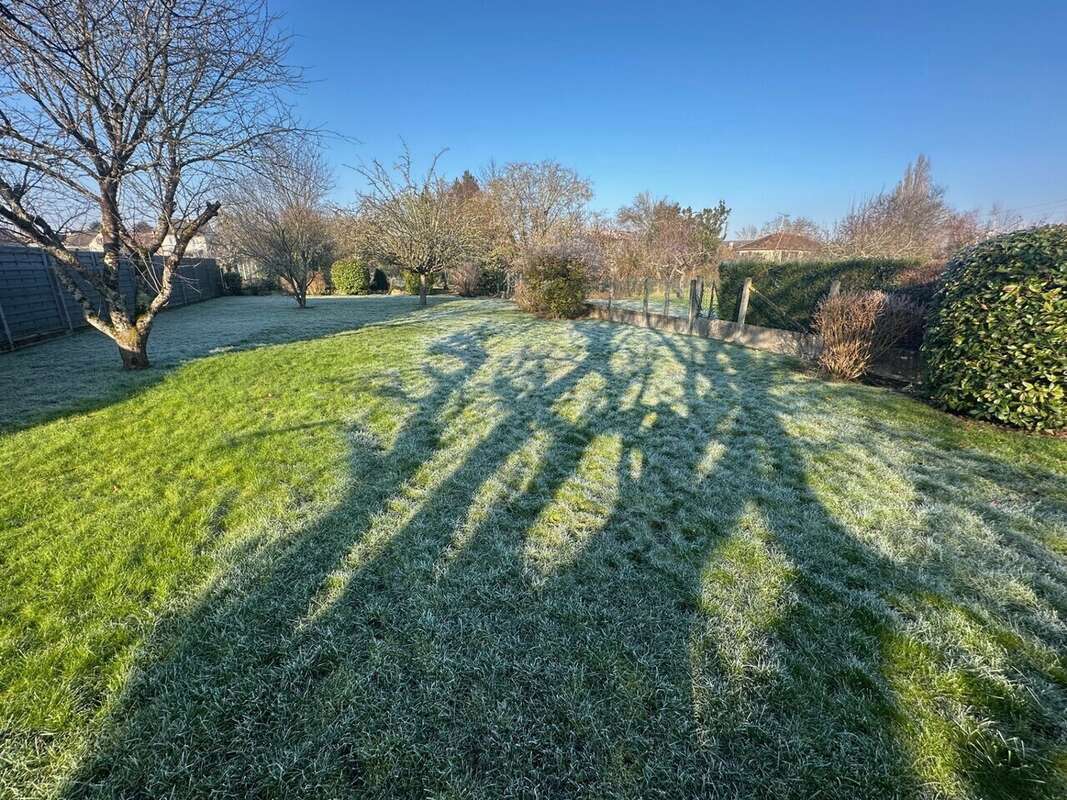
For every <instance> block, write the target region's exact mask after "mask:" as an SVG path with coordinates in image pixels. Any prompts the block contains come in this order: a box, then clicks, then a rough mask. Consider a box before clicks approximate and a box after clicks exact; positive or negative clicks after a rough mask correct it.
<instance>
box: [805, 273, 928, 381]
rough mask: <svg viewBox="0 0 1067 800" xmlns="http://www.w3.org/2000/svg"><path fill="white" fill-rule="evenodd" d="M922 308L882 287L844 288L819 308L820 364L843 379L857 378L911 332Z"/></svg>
mask: <svg viewBox="0 0 1067 800" xmlns="http://www.w3.org/2000/svg"><path fill="white" fill-rule="evenodd" d="M922 316H923V315H922V309H921V308H920V307H919V306H916V304H915V303H913V302H912V301H911V300H909V299H908V298H906V297H903V296H900V295H893V294H886V293H885V292H882V291H878V290H869V291H848V292H841V293H840V294H838V295H836V296H834V297H827V298H825V299H823V300H822V302H820V303H819V306H818V308H817V309H816V311H815V319H814V324H815V330H816V332H817V333H818V334H819V336H820V337H822V350H821V351H820V353H819V366H821V367H822V368H823V370H824V371H825V372H827V373H828V374H830V375H832V376H833V377H835V378H840V379H841V380H849V381H851V380H855V379H856V378H858V377H860V376H861V375H863V374H864V373H866V372H867V370H868V369H870V367H871V365H872V364H873V363H874V362H876V361H877V360H878V359H880V358H881V357H882V356H883V355H885V354H886V352H888V351H889V350H890V348H892V347H895V346H896V345H897V344H898V343H900V341H901V340H902V339H905V338H906V337H907V336H909V335H910V334H911V332H912V331H913V329H914V327H915V325H916V324H918V322H919V321H920V320H921V319H922Z"/></svg>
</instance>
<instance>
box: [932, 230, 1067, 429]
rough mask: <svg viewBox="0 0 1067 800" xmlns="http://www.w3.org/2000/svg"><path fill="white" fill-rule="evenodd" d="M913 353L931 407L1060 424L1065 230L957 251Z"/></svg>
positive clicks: (1013, 421) (1066, 417) (1032, 425)
mask: <svg viewBox="0 0 1067 800" xmlns="http://www.w3.org/2000/svg"><path fill="white" fill-rule="evenodd" d="M922 349H923V360H924V370H925V382H926V386H927V391H928V393H929V397H930V399H931V401H932V402H933V403H935V404H936V405H938V406H940V407H942V408H945V409H948V410H949V411H954V412H957V413H960V414H968V415H970V416H972V417H976V418H978V419H985V420H991V421H994V422H1001V423H1005V424H1008V425H1014V426H1017V427H1020V428H1028V429H1031V430H1058V429H1061V428H1067V396H1065V392H1067V225H1047V226H1044V227H1041V228H1034V229H1031V230H1026V231H1018V232H1016V233H1009V234H1007V235H1005V236H998V237H996V238H994V239H990V240H988V241H986V242H982V243H981V244H979V245H976V246H974V247H971V248H968V249H967V250H964V251H962V252H961V253H959V254H957V255H956V256H955V257H954V258H953V259H952V261H950V262H949V263H948V265H947V266H946V267H945V272H944V276H943V278H942V284H941V288H940V289H939V290H938V293H937V297H936V303H935V308H934V312H933V315H932V317H931V319H930V324H929V327H928V328H927V332H926V337H925V339H924V341H923V348H922Z"/></svg>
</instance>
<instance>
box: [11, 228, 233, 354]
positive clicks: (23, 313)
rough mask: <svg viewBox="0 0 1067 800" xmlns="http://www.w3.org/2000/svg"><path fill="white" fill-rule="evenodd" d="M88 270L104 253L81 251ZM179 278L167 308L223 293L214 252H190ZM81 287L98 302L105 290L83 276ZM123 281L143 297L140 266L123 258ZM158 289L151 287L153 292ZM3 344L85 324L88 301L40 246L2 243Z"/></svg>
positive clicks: (132, 296) (130, 295) (130, 296)
mask: <svg viewBox="0 0 1067 800" xmlns="http://www.w3.org/2000/svg"><path fill="white" fill-rule="evenodd" d="M76 255H77V258H78V261H79V263H80V264H81V265H82V266H83V267H84V268H85V269H86V270H100V269H102V268H103V265H102V263H101V260H100V254H99V253H95V252H90V251H84V250H82V251H78V252H77V254H76ZM153 269H154V271H155V273H156V275H157V276H158V275H160V274H162V270H163V260H162V259H161V258H157V259H155V263H154V264H153ZM178 273H179V274H178V277H177V278H176V281H177V284H176V285H175V290H174V292H173V293H172V294H171V297H170V300H169V301H168V303H167V308H174V307H177V306H182V305H187V304H189V303H197V302H200V301H202V300H210V299H211V298H214V297H219V296H220V295H221V294H222V275H221V273H220V272H219V268H218V264H217V263H216V262H215V260H214V259H212V258H190V259H186V260H185V261H183V262H182V265H181V267H180V268H179V270H178ZM76 280H77V282H78V284H79V287H80V288H81V289H82V291H84V292H85V294H86V296H87V297H88V298H89V299H90V301H91V302H93V303H94V304H95V305H97V307H98V308H99V307H100V302H101V299H100V295H99V294H98V293H97V291H96V290H95V289H93V288H92V286H91V285H90V284H89V283H88V282H87V281H85V280H84V279H82V278H78V277H76ZM119 286H120V289H121V290H122V293H123V295H124V297H125V298H126V301H127V302H128V303H130V304H133V303H134V302H135V301H136V297H137V279H136V276H135V272H134V266H133V264H131V263H130V262H129V261H127V260H125V259H124V260H123V261H122V262H121V264H120V266H119ZM153 295H154V293H152V292H149V297H151V296H153ZM0 320H2V322H3V325H2V326H0V349H11V348H13V347H18V346H20V345H22V344H28V343H30V342H33V341H36V340H38V339H41V338H45V337H48V336H54V335H56V334H60V333H64V332H69V331H72V330H75V329H77V328H81V327H84V326H85V325H86V324H87V323H86V322H85V315H84V314H83V313H82V307H81V305H79V304H78V302H77V301H76V300H75V299H74V298H73V297H72V296H71V295H70V293H69V292H67V291H66V289H64V288H63V286H62V285H61V284H60V283H59V280H58V279H57V278H56V276H55V271H54V267H53V265H52V259H51V257H50V256H49V255H48V254H47V253H45V252H44V251H43V250H41V249H40V248H37V247H26V246H22V245H6V244H5V245H0Z"/></svg>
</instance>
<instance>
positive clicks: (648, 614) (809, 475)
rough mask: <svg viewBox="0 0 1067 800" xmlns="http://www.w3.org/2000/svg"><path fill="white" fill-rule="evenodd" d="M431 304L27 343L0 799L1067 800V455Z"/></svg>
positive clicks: (493, 305)
mask: <svg viewBox="0 0 1067 800" xmlns="http://www.w3.org/2000/svg"><path fill="white" fill-rule="evenodd" d="M434 301H435V302H434V304H433V305H432V306H431V307H430V308H429V309H427V310H424V311H415V310H414V308H413V301H412V300H411V299H410V298H358V299H350V300H349V299H334V300H316V301H315V302H314V307H313V308H310V309H308V310H306V311H297V310H296V309H295V308H294V307H293V304H292V302H291V301H288V300H285V299H283V298H228V299H223V300H217V301H212V302H209V303H204V304H202V305H199V306H196V307H192V308H188V309H182V310H178V311H174V312H170V313H168V314H166V315H164V316H163V317H162V318H161V320H160V324H159V329H158V330H157V331H156V333H155V334H154V335H153V341H152V348H153V355H154V356H155V358H156V360H157V362H158V364H159V365H160V366H158V367H157V368H154V369H153V370H150V371H149V372H147V373H144V374H140V375H133V376H130V375H123V374H122V373H121V372H120V371H119V370H118V369H117V367H116V363H117V361H118V358H117V356H116V355H115V353H114V352H113V350H112V349H111V348H110V347H109V346H108V345H107V343H106V342H105V341H104V340H103V339H102V337H99V336H97V335H95V334H93V333H84V334H79V335H76V336H73V337H70V338H67V339H63V340H58V341H55V342H51V343H48V344H45V345H42V346H40V347H36V348H30V349H28V350H25V351H23V352H19V353H16V354H13V355H6V356H0V386H2V387H3V394H2V395H0V424H2V425H3V432H0V796H4V797H27V796H28V797H37V796H42V797H47V796H58V797H70V798H73V797H83V796H103V797H175V798H188V797H233V798H245V797H383V798H384V797H434V798H471V797H486V798H497V797H520V796H521V797H544V798H558V797H589V798H607V797H638V796H640V797H657V796H659V797H665V798H682V797H715V796H722V797H736V796H741V797H775V798H780V797H814V796H818V797H825V798H860V797H863V798H866V797H877V798H892V797H930V798H940V797H951V798H979V797H981V798H992V797H1003V798H1009V797H1011V798H1022V797H1034V798H1038V797H1045V798H1062V797H1063V796H1065V792H1067V655H1065V654H1067V624H1065V621H1067V440H1062V439H1061V440H1056V439H1052V438H1048V437H1037V436H1028V435H1022V434H1013V433H1008V432H1003V431H998V430H995V429H993V428H990V427H986V426H980V425H975V424H969V423H966V422H964V421H960V420H957V419H955V418H952V417H949V416H946V415H943V414H940V413H938V412H935V411H933V410H931V409H928V408H926V407H924V406H923V405H921V404H919V403H917V402H915V401H912V400H910V399H908V398H906V397H903V396H901V395H898V394H893V393H891V392H889V391H886V390H883V389H877V388H872V387H865V386H857V385H844V384H831V383H826V382H824V381H821V380H818V379H816V378H813V377H811V376H809V375H807V374H805V373H804V372H803V371H801V370H799V369H798V368H797V365H796V364H795V363H793V362H790V361H788V360H786V359H782V358H780V357H776V356H770V355H767V354H762V353H756V352H753V351H748V350H744V349H741V348H736V347H732V346H730V345H725V344H721V343H718V342H714V341H709V340H702V339H696V338H687V337H680V336H670V335H666V334H662V333H658V332H655V331H649V330H643V329H637V328H629V327H624V326H619V325H613V324H611V323H602V322H591V321H578V322H543V321H538V320H535V319H532V318H530V317H528V316H525V315H523V314H520V313H518V312H516V311H514V310H513V309H512V307H511V306H509V305H507V304H504V303H500V302H494V301H458V300H447V299H437V298H434Z"/></svg>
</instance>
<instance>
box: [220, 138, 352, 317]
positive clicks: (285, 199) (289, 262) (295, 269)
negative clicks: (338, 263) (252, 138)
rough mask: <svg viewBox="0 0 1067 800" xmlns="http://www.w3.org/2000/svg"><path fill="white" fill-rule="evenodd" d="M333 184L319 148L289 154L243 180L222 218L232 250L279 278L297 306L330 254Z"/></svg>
mask: <svg viewBox="0 0 1067 800" xmlns="http://www.w3.org/2000/svg"><path fill="white" fill-rule="evenodd" d="M331 186H332V181H331V178H330V171H329V169H328V168H327V167H326V165H325V163H324V162H323V160H322V157H321V156H320V155H319V154H318V153H317V152H315V151H314V150H310V149H304V150H297V151H294V152H290V153H287V154H284V155H282V156H281V157H279V158H277V159H276V160H275V161H274V163H273V164H271V165H270V166H269V168H266V169H263V170H262V171H261V173H260V174H258V175H256V176H254V177H253V178H252V179H251V180H249V181H248V182H246V183H244V184H243V185H242V186H241V187H240V189H239V190H238V192H237V193H236V194H235V196H234V198H233V199H232V201H231V203H230V207H231V211H230V212H229V213H227V214H226V216H225V218H224V223H225V224H224V225H223V230H224V238H225V239H226V240H227V242H228V243H229V247H230V249H231V250H233V251H235V252H236V253H238V254H240V255H241V256H242V257H244V258H247V259H250V260H252V261H254V262H256V263H257V264H258V265H259V266H260V268H261V269H262V270H263V272H264V273H265V274H266V275H268V276H270V277H273V278H276V279H278V281H279V282H280V283H281V284H282V285H283V286H284V287H285V288H287V289H288V290H289V291H290V292H291V293H292V295H293V297H294V299H295V300H296V303H297V305H298V306H299V307H300V308H305V307H306V306H307V294H308V285H309V284H310V283H311V281H312V279H313V278H314V277H315V275H316V273H318V272H319V271H321V270H323V269H325V268H326V267H327V266H328V265H329V264H330V262H331V261H332V258H333V236H332V228H333V226H332V225H331V220H330V218H329V213H328V211H327V209H326V195H327V193H328V192H329V191H330V188H331Z"/></svg>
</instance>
